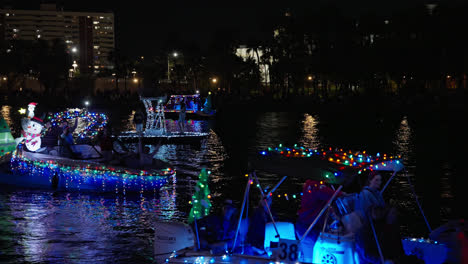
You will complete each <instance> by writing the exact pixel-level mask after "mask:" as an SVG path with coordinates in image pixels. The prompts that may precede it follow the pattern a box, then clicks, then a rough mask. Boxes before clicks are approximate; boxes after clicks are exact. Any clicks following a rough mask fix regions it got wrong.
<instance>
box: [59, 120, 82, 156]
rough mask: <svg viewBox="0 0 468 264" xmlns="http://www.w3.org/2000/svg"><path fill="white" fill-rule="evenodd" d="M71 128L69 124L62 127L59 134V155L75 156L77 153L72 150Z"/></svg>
mask: <svg viewBox="0 0 468 264" xmlns="http://www.w3.org/2000/svg"><path fill="white" fill-rule="evenodd" d="M70 131H71V129H70V127H69V126H65V127H64V129H63V132H62V134H61V135H60V139H61V148H60V156H63V157H76V156H78V153H76V152H75V150H74V146H73V145H74V144H75V142H74V139H73V135H72V133H71V132H70Z"/></svg>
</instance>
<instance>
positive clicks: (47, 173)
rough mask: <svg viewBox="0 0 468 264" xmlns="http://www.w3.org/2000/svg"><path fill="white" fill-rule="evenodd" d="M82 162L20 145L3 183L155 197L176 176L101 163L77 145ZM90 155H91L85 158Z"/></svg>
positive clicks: (163, 170)
mask: <svg viewBox="0 0 468 264" xmlns="http://www.w3.org/2000/svg"><path fill="white" fill-rule="evenodd" d="M74 147H75V150H76V151H79V152H80V153H82V155H81V158H80V159H73V158H67V157H61V156H55V155H49V154H42V153H35V152H30V151H26V150H24V149H23V147H22V146H21V145H20V146H19V147H18V149H17V150H16V151H15V152H14V153H13V156H12V159H11V167H10V168H11V173H12V174H11V175H3V176H2V179H1V182H3V183H6V184H13V185H19V186H23V187H25V186H27V187H46V188H52V189H56V190H76V191H92V192H109V193H122V194H126V193H130V192H132V193H149V194H151V193H154V192H156V191H157V190H159V188H161V187H162V186H163V185H164V184H166V183H167V182H168V181H169V180H171V179H172V177H174V176H175V175H176V172H175V170H173V169H171V168H159V169H150V168H149V169H145V170H143V169H133V168H128V167H125V166H118V165H110V164H105V163H103V162H101V155H100V154H99V152H98V151H97V150H96V151H93V150H95V149H94V147H93V146H90V145H75V146H74ZM84 153H89V154H84Z"/></svg>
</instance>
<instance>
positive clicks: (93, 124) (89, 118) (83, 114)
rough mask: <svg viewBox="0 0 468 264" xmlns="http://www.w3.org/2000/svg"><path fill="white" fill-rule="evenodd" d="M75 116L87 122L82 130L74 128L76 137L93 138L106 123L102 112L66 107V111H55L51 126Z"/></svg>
mask: <svg viewBox="0 0 468 264" xmlns="http://www.w3.org/2000/svg"><path fill="white" fill-rule="evenodd" d="M77 117H79V118H81V119H82V120H84V121H85V122H86V124H87V125H86V127H85V128H84V129H83V130H80V131H78V130H75V132H74V134H75V135H74V136H76V137H78V138H82V139H83V138H94V137H95V136H97V134H98V133H99V131H100V130H102V129H103V128H104V127H105V126H106V125H107V116H106V115H105V114H104V113H93V112H88V111H86V110H84V109H68V110H67V111H63V112H59V113H55V114H54V115H53V116H52V118H51V119H50V121H51V124H52V126H58V125H60V124H61V123H62V122H64V121H68V122H71V121H70V120H72V119H75V118H77Z"/></svg>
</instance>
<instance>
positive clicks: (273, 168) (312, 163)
mask: <svg viewBox="0 0 468 264" xmlns="http://www.w3.org/2000/svg"><path fill="white" fill-rule="evenodd" d="M250 161H251V165H252V169H255V170H261V171H265V172H269V173H274V174H280V175H286V176H289V177H294V178H303V179H316V180H323V181H326V182H328V183H331V184H343V185H348V184H349V183H351V182H353V181H354V179H355V177H356V176H357V175H359V174H361V173H363V172H365V171H389V172H398V171H401V170H402V169H403V168H404V166H403V163H402V162H401V157H400V156H389V155H386V154H383V155H381V154H379V153H377V154H376V155H369V154H368V153H366V151H344V150H343V149H333V148H328V149H310V148H305V147H297V146H295V147H293V148H289V147H283V146H282V145H280V146H279V147H275V148H268V149H267V150H262V151H260V155H257V156H255V157H254V158H252V159H250Z"/></svg>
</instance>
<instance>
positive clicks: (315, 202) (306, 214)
mask: <svg viewBox="0 0 468 264" xmlns="http://www.w3.org/2000/svg"><path fill="white" fill-rule="evenodd" d="M334 193H335V191H334V190H333V189H332V188H331V187H329V186H328V185H326V184H325V183H324V182H323V181H315V180H307V181H306V182H305V183H304V185H303V187H302V198H301V206H300V208H299V210H298V212H297V215H298V218H297V220H296V225H295V227H296V233H297V235H298V236H299V237H302V236H303V235H304V233H305V232H306V231H307V229H308V228H309V226H310V225H311V224H312V222H313V221H314V220H315V218H317V216H318V215H319V213H320V211H322V209H323V207H324V206H325V205H326V204H327V202H328V200H330V198H331V197H332V196H333V194H334ZM343 194H344V192H341V191H340V192H339V193H338V195H337V197H339V196H342V195H343ZM333 215H334V214H333V211H332V214H331V216H333ZM325 218H326V216H325V215H322V216H321V217H320V218H319V219H318V221H317V222H316V223H315V225H314V226H313V227H312V229H311V231H310V232H309V233H308V234H307V237H306V238H305V239H304V241H303V244H304V245H310V246H311V247H313V245H314V244H315V242H316V241H317V238H318V236H319V234H320V232H321V230H322V228H323V225H324V223H325ZM308 253H310V254H308ZM304 254H305V255H304V259H310V260H312V251H310V252H304Z"/></svg>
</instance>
